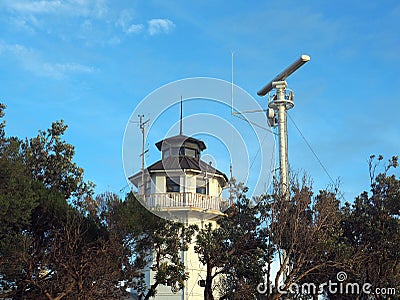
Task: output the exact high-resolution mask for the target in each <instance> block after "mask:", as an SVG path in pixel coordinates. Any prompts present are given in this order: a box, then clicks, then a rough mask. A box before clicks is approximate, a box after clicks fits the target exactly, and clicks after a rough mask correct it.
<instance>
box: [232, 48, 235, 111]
mask: <svg viewBox="0 0 400 300" xmlns="http://www.w3.org/2000/svg"><path fill="white" fill-rule="evenodd" d="M234 62H235V61H234V53H233V52H232V90H231V114H232V116H233V114H234V113H233V89H234V85H233V69H234Z"/></svg>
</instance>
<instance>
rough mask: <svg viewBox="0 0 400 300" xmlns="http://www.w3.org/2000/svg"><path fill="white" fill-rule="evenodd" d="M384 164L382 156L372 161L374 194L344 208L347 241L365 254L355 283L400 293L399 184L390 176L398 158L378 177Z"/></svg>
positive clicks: (357, 267)
mask: <svg viewBox="0 0 400 300" xmlns="http://www.w3.org/2000/svg"><path fill="white" fill-rule="evenodd" d="M382 160H383V157H382V156H381V155H380V156H379V157H378V159H377V161H376V160H375V156H371V158H370V162H369V166H370V176H371V192H370V193H367V192H363V193H361V194H360V195H359V196H358V197H357V198H356V200H355V202H354V203H353V204H349V203H347V204H346V207H345V208H344V213H345V214H346V220H345V222H344V237H345V239H346V241H347V243H349V244H350V245H351V246H352V247H353V251H354V252H357V253H362V254H363V259H362V260H359V261H357V263H354V264H353V265H352V276H353V278H354V280H357V281H358V282H361V283H370V284H372V285H373V286H374V287H394V288H397V289H398V290H399V288H400V285H399V282H400V259H399V249H400V180H399V179H397V178H396V177H395V176H394V175H389V174H388V172H389V170H391V169H392V168H396V167H397V166H398V158H397V156H394V157H392V158H391V159H390V160H389V161H388V164H387V165H386V166H384V167H383V172H382V173H379V174H378V175H376V176H375V171H376V169H377V167H378V166H379V164H380V162H381V161H382ZM374 296H375V297H376V298H377V299H380V298H381V296H379V295H374Z"/></svg>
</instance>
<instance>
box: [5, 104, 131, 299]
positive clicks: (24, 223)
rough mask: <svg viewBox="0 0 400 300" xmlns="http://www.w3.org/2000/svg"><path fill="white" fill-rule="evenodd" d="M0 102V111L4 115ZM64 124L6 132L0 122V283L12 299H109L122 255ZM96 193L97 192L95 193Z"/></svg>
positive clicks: (119, 290) (114, 290)
mask: <svg viewBox="0 0 400 300" xmlns="http://www.w3.org/2000/svg"><path fill="white" fill-rule="evenodd" d="M4 108H5V106H4V105H0V116H4ZM66 128H67V126H66V125H64V123H63V122H62V121H59V122H54V123H53V124H52V127H51V128H50V129H48V130H47V131H39V134H38V136H37V137H35V138H32V139H29V140H28V139H25V140H24V141H22V140H20V139H19V138H17V137H6V136H5V130H4V129H5V122H1V123H0V145H1V147H0V216H1V218H0V285H1V288H2V289H3V293H2V294H1V296H2V297H9V296H12V297H16V298H18V299H93V298H103V299H104V298H107V299H116V298H118V297H119V296H120V295H121V294H123V292H124V289H123V288H122V287H121V286H120V280H122V278H123V277H122V275H124V269H123V264H124V263H125V262H126V259H127V257H126V256H124V255H123V254H125V252H124V249H123V247H122V244H120V243H119V240H117V239H116V238H115V235H114V234H110V232H109V230H108V227H107V224H106V223H105V220H104V219H102V218H101V217H100V214H98V215H96V213H95V214H93V213H92V212H91V211H89V210H88V208H89V204H90V203H93V201H92V200H93V199H92V193H93V190H92V187H93V185H92V184H91V183H90V182H88V183H87V182H85V181H84V180H83V169H82V168H80V167H78V166H77V165H76V163H74V162H73V156H74V147H73V146H72V145H70V144H68V143H66V142H65V141H64V140H62V139H61V136H62V135H63V134H64V132H65V130H66ZM100 198H101V197H100Z"/></svg>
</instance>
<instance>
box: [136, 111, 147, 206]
mask: <svg viewBox="0 0 400 300" xmlns="http://www.w3.org/2000/svg"><path fill="white" fill-rule="evenodd" d="M138 117H139V128H140V130H141V131H142V153H141V154H140V156H141V157H142V187H141V194H142V197H143V200H144V193H145V183H144V154H145V153H146V151H145V150H144V146H145V142H146V124H147V123H148V122H150V118H147V120H146V121H144V122H143V117H144V115H138Z"/></svg>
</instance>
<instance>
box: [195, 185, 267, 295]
mask: <svg viewBox="0 0 400 300" xmlns="http://www.w3.org/2000/svg"><path fill="white" fill-rule="evenodd" d="M246 191H247V188H246V187H243V185H242V184H238V185H235V188H234V195H235V199H234V205H232V206H231V207H230V208H229V209H228V210H227V211H226V212H225V213H226V216H225V217H222V218H221V219H219V220H218V222H217V223H218V227H217V228H212V226H211V224H208V225H206V226H205V227H204V228H202V229H201V230H200V231H199V233H198V235H197V241H196V246H195V251H196V252H197V253H198V255H199V260H200V262H201V263H202V264H203V265H205V267H206V279H205V288H204V299H207V300H212V299H214V295H213V290H214V286H215V285H218V279H219V281H220V283H221V284H222V286H220V288H219V294H221V295H222V298H221V299H254V297H255V296H256V295H257V289H256V287H257V285H258V284H259V283H260V282H261V281H262V280H263V275H264V271H263V267H264V264H265V254H266V252H265V245H266V240H265V236H264V235H263V233H264V232H263V231H262V230H261V228H262V219H261V218H260V215H261V209H262V208H263V201H262V200H263V199H258V200H259V201H256V202H258V203H257V204H255V203H253V202H252V200H250V199H248V198H247V197H246V195H245V193H246Z"/></svg>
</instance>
